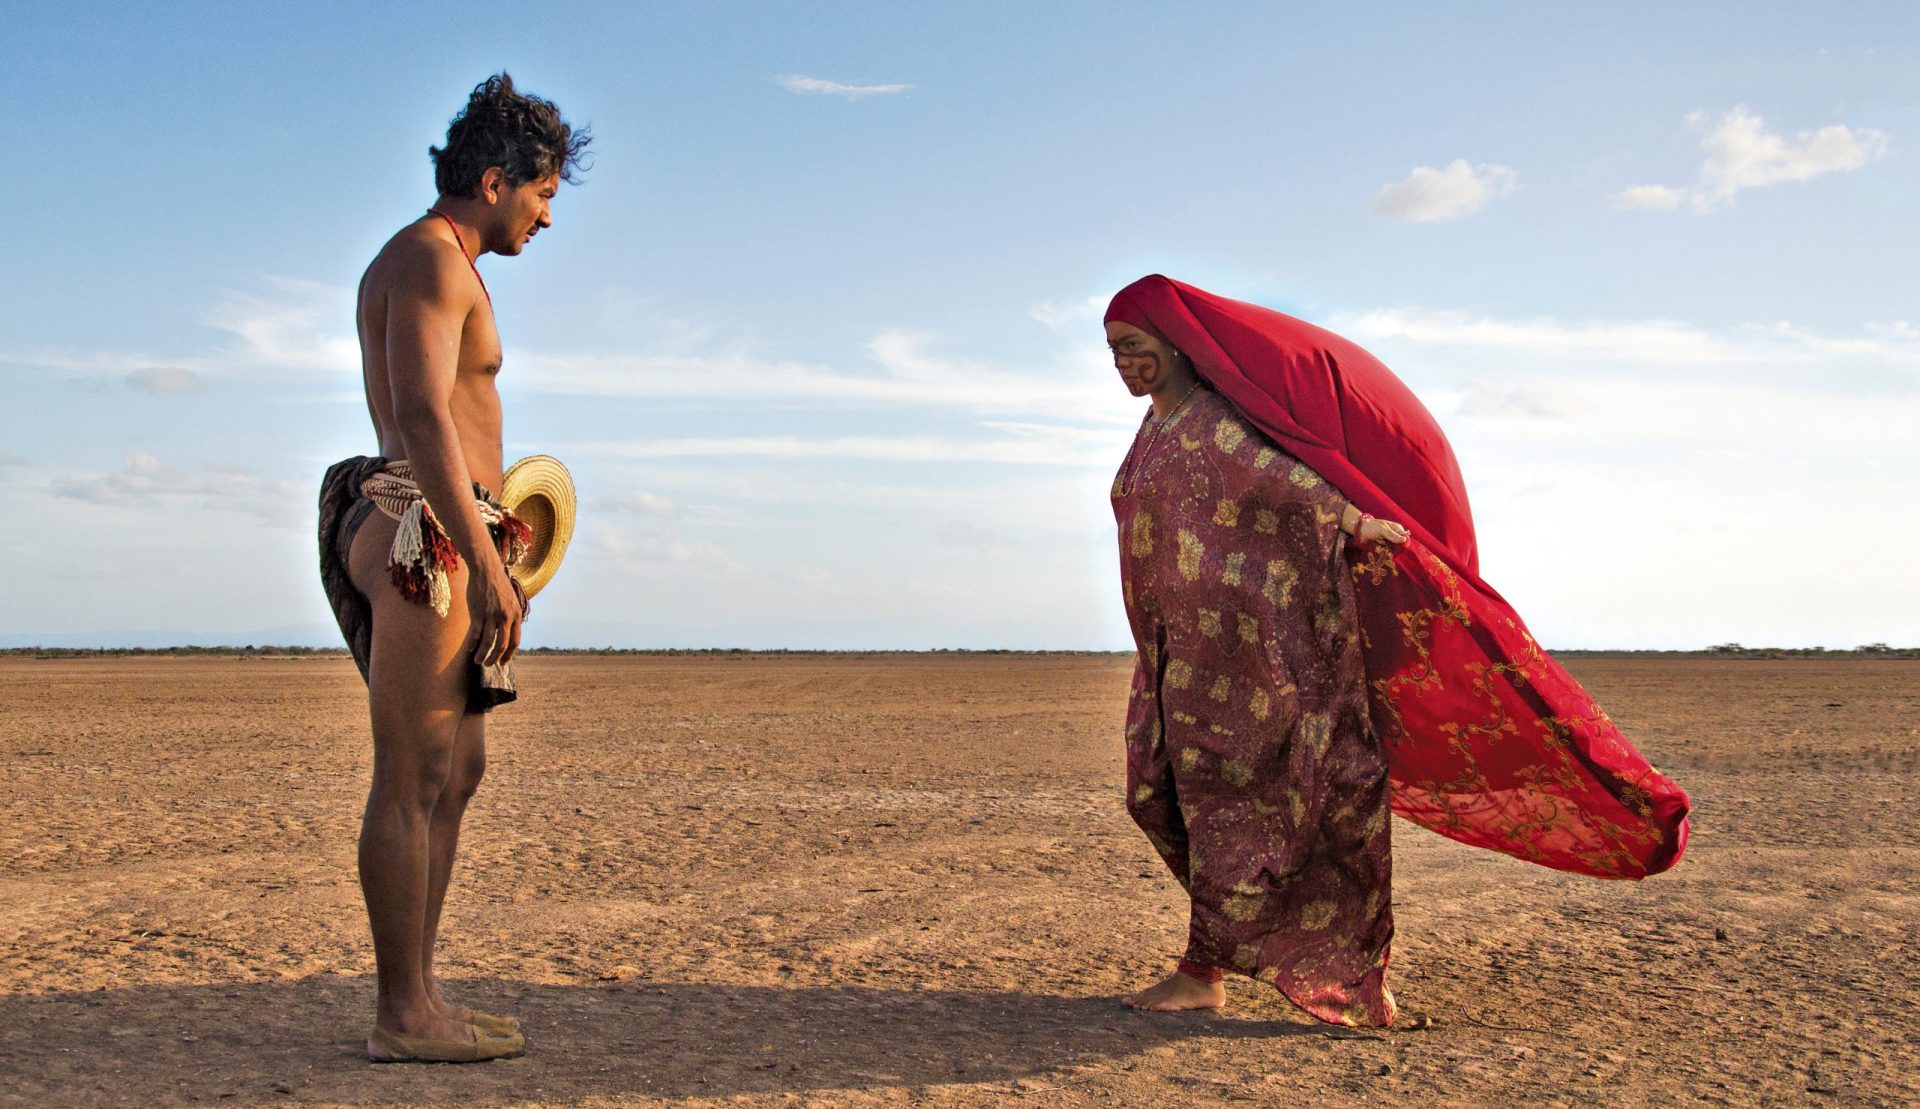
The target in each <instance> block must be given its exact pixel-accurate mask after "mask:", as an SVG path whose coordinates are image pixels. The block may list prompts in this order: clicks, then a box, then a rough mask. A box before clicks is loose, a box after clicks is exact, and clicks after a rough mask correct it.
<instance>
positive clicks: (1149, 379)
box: [1107, 320, 1174, 397]
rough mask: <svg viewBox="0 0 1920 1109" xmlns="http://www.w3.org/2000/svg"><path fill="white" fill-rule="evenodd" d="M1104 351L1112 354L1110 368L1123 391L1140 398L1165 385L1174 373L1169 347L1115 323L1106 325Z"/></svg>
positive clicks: (1132, 328) (1110, 322) (1127, 324)
mask: <svg viewBox="0 0 1920 1109" xmlns="http://www.w3.org/2000/svg"><path fill="white" fill-rule="evenodd" d="M1107 349H1108V350H1111V351H1112V352H1113V368H1114V369H1116V370H1119V371H1120V380H1121V381H1124V382H1126V385H1127V391H1128V392H1129V393H1132V394H1133V395H1134V396H1136V397H1144V396H1147V395H1148V394H1150V393H1152V392H1154V391H1155V390H1156V389H1159V388H1160V387H1161V386H1162V385H1165V384H1166V383H1167V381H1168V380H1169V379H1170V378H1172V377H1173V374H1174V353H1173V346H1172V344H1170V343H1168V342H1167V341H1166V340H1164V339H1161V338H1160V337H1158V336H1156V335H1154V334H1152V333H1151V332H1147V331H1142V330H1140V329H1139V328H1137V327H1135V326H1133V325H1132V324H1130V323H1123V322H1121V321H1119V320H1112V321H1109V322H1108V324H1107Z"/></svg>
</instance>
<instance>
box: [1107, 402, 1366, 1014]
mask: <svg viewBox="0 0 1920 1109" xmlns="http://www.w3.org/2000/svg"><path fill="white" fill-rule="evenodd" d="M1346 507H1347V500H1346V498H1345V497H1343V496H1341V495H1340V493H1339V492H1338V491H1337V490H1335V489H1334V488H1333V487H1332V486H1330V485H1328V484H1327V483H1326V482H1325V481H1322V480H1321V479H1320V477H1319V476H1318V475H1316V474H1315V473H1314V472H1313V471H1312V470H1310V469H1309V468H1307V467H1306V466H1304V465H1302V464H1301V463H1299V462H1298V461H1296V460H1294V459H1293V458H1291V457H1290V456H1288V455H1287V454H1285V453H1284V452H1282V451H1279V450H1276V449H1275V448H1274V447H1273V445H1272V444H1271V443H1270V442H1269V441H1268V440H1267V439H1266V438H1265V437H1263V436H1261V435H1260V434H1259V432H1257V431H1255V430H1254V429H1253V427H1252V426H1251V425H1250V424H1248V423H1247V421H1246V420H1245V418H1244V417H1242V416H1241V415H1240V414H1239V413H1238V412H1236V411H1234V409H1233V407H1232V406H1231V405H1230V404H1228V403H1227V402H1226V401H1225V400H1222V399H1221V398H1220V397H1219V396H1217V395H1216V394H1214V393H1213V392H1212V391H1210V390H1208V389H1204V388H1202V389H1196V390H1195V391H1194V392H1193V393H1192V394H1191V395H1190V396H1189V397H1188V398H1187V400H1186V402H1185V403H1184V404H1182V406H1181V407H1180V409H1179V410H1178V411H1176V412H1174V413H1173V414H1171V415H1170V416H1168V417H1167V418H1166V420H1165V421H1164V422H1161V423H1158V424H1155V423H1154V422H1153V419H1152V417H1151V416H1149V420H1148V423H1147V424H1146V425H1144V426H1143V427H1142V429H1141V432H1140V435H1139V437H1138V438H1137V439H1136V440H1135V442H1134V448H1133V450H1132V451H1130V452H1129V454H1128V457H1127V462H1126V464H1125V465H1124V466H1123V468H1122V469H1121V472H1120V476H1119V477H1118V478H1117V479H1116V480H1115V482H1114V487H1113V510H1114V518H1115V520H1116V521H1117V522H1118V524H1119V536H1120V568H1121V583H1122V591H1123V593H1124V595H1125V598H1126V602H1127V619H1128V622H1129V624H1130V625H1131V626H1132V629H1133V634H1134V639H1135V642H1136V643H1137V644H1138V646H1139V658H1138V665H1137V666H1136V667H1135V670H1134V679H1133V690H1132V695H1131V697H1130V699H1129V701H1128V705H1127V728H1126V736H1127V809H1128V812H1129V813H1130V814H1131V815H1132V817H1133V819H1134V821H1135V822H1136V823H1137V824H1139V825H1140V827H1141V829H1142V830H1144V831H1145V832H1146V834H1147V839H1148V840H1149V841H1150V842H1151V843H1152V844H1153V846H1154V849H1155V850H1157V851H1158V852H1159V853H1160V856H1161V858H1162V859H1163V860H1164V861H1165V862H1166V864H1167V868H1168V869H1169V870H1171V871H1172V872H1173V875H1174V877H1175V878H1176V879H1178V880H1179V882H1180V884H1181V885H1182V886H1183V887H1185V888H1186V890H1187V893H1188V895H1189V898H1190V900H1191V909H1190V916H1189V926H1188V935H1187V950H1186V953H1185V956H1184V957H1183V960H1182V964H1183V967H1182V969H1183V970H1186V969H1187V968H1188V967H1190V966H1197V967H1202V968H1220V969H1222V970H1233V971H1237V972H1239V973H1241V974H1246V975H1250V976H1252V977H1254V978H1256V979H1258V980H1259V981H1262V982H1267V983H1270V984H1272V985H1273V986H1275V987H1276V988H1278V989H1279V990H1280V992H1281V993H1282V994H1284V995H1285V996H1286V997H1287V998H1288V999H1290V1000H1291V1001H1293V1003H1294V1004H1296V1005H1298V1006H1300V1007H1301V1008H1302V1009H1304V1010H1306V1011H1307V1012H1309V1013H1311V1014H1313V1015H1314V1016H1316V1017H1318V1018H1319V1019H1321V1020H1324V1021H1329V1022H1332V1023H1336V1024H1347V1025H1362V1026H1377V1025H1385V1024H1388V1023H1391V1021H1392V1020H1393V1016H1394V1001H1393V995H1392V994H1391V992H1389V990H1388V989H1387V985H1386V973H1387V957H1388V947H1389V943H1390V942H1391V940H1392V938H1393V898H1392V891H1391V878H1392V853H1391V851H1390V831H1389V828H1388V825H1389V823H1390V821H1389V820H1388V819H1387V817H1388V812H1389V807H1388V803H1389V788H1388V779H1387V764H1386V760H1385V757H1384V755H1383V754H1382V752H1381V750H1380V745H1379V742H1378V741H1377V739H1376V738H1375V736H1374V734H1373V731H1372V729H1371V728H1370V727H1369V725H1368V719H1367V718H1368V705H1367V701H1368V690H1367V674H1366V664H1365V662H1364V660H1363V659H1362V658H1361V652H1360V623H1359V617H1358V614H1357V609H1356V605H1355V600H1354V581H1353V576H1352V574H1351V573H1350V572H1349V571H1348V567H1347V562H1346V560H1345V558H1344V557H1343V552H1344V550H1345V547H1346V540H1345V536H1344V533H1343V532H1342V531H1341V530H1340V517H1341V514H1342V513H1343V512H1344V511H1345V509H1346ZM1188 973H1192V972H1191V970H1188Z"/></svg>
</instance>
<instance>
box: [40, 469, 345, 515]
mask: <svg viewBox="0 0 1920 1109" xmlns="http://www.w3.org/2000/svg"><path fill="white" fill-rule="evenodd" d="M48 488H49V489H50V491H51V492H52V493H53V494H54V495H55V496H58V497H64V498H66V499H68V500H76V501H85V502H87V503H89V504H96V505H106V506H115V507H135V508H147V509H152V508H159V507H174V506H182V505H185V506H189V507H194V508H200V509H229V510H232V511H236V512H245V513H248V514H250V515H254V516H260V517H263V518H265V519H269V520H275V521H285V520H287V519H290V518H291V517H293V516H296V515H301V514H304V513H306V512H308V511H310V509H311V501H312V490H311V489H310V488H308V487H307V486H305V485H296V484H294V483H291V482H269V481H265V480H262V479H261V478H259V477H256V476H254V475H252V474H249V473H246V472H244V471H242V470H239V469H235V468H231V467H211V466H209V467H204V468H202V469H200V470H195V471H189V470H182V469H179V468H176V467H173V466H169V465H167V464H166V463H164V462H162V461H160V460H159V459H158V458H155V457H154V456H153V455H150V454H143V453H142V454H131V455H128V456H127V458H126V461H125V462H124V463H123V464H122V465H121V466H120V468H119V469H117V470H110V471H107V472H105V473H88V474H69V475H66V476H63V477H56V478H54V479H53V481H52V482H51V483H50V484H49V486H48Z"/></svg>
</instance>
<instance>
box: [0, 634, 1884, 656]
mask: <svg viewBox="0 0 1920 1109" xmlns="http://www.w3.org/2000/svg"><path fill="white" fill-rule="evenodd" d="M28 638H31V637H22V636H0V655H6V654H21V653H25V652H30V651H75V652H102V653H109V652H131V653H165V652H169V651H180V652H188V651H204V652H207V653H210V654H220V653H236V654H249V653H251V654H272V653H274V652H282V651H284V652H297V653H302V654H327V655H341V656H346V655H347V654H348V651H347V648H346V646H345V645H344V644H339V643H276V642H271V641H267V640H248V639H246V637H244V636H233V637H229V638H227V639H226V640H224V641H222V642H198V643H195V642H188V643H178V642H175V643H162V642H145V643H132V642H117V643H91V642H89V643H50V642H46V641H44V640H40V641H34V642H24V641H22V640H25V639H28ZM1542 650H1544V651H1546V652H1547V653H1548V654H1550V655H1570V656H1571V655H1737V654H1756V653H1758V654H1764V653H1768V652H1782V653H1789V654H1828V655H1868V656H1878V655H1893V656H1908V655H1911V656H1920V644H1916V645H1912V646H1903V645H1900V644H1895V643H1890V642H1879V641H1876V642H1871V643H1861V644H1856V645H1854V646H1851V647H1828V646H1826V645H1824V644H1811V645H1793V644H1779V643H1754V644H1747V643H1737V642H1733V641H1731V640H1729V641H1726V642H1722V643H1715V644H1709V645H1707V646H1700V647H1554V646H1543V647H1542ZM521 652H522V653H523V654H608V653H611V654H708V653H712V654H808V655H812V654H818V655H841V654H845V655H859V654H883V655H892V654H1017V655H1115V656H1124V655H1131V654H1134V653H1135V651H1134V649H1133V648H1131V647H1126V648H1111V647H1065V646H1050V647H1049V646H1032V647H987V646H952V645H944V646H940V645H936V646H919V647H909V646H851V645H850V646H840V647H792V646H746V645H742V644H702V645H681V646H619V645H615V644H606V643H599V644H548V643H542V644H537V645H531V646H529V645H525V644H523V645H522V647H521Z"/></svg>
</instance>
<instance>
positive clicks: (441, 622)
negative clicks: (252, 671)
mask: <svg viewBox="0 0 1920 1109" xmlns="http://www.w3.org/2000/svg"><path fill="white" fill-rule="evenodd" d="M392 536H393V525H392V523H391V521H389V520H387V519H385V518H384V517H378V516H376V517H375V518H373V519H370V520H368V522H367V524H366V526H363V527H362V528H361V529H360V533H359V534H358V535H356V536H355V537H354V542H353V550H352V555H351V559H350V567H351V571H352V574H353V580H354V584H355V587H356V588H359V589H360V590H362V591H363V592H364V593H366V595H367V596H368V597H369V598H370V599H371V600H372V603H373V656H372V660H371V667H370V674H369V676H368V700H369V702H370V705H371V708H372V716H373V787H372V789H371V790H370V791H369V792H368V795H367V808H366V814H365V817H364V818H363V821H362V824H361V829H360V889H361V893H362V894H363V895H364V896H365V898H366V903H367V918H368V921H369V923H370V924H371V925H372V928H373V950H374V961H375V964H376V967H377V969H378V974H379V1008H378V1010H377V1013H376V1016H375V1022H376V1024H377V1025H378V1027H380V1028H381V1029H383V1030H385V1031H387V1032H389V1033H394V1034H397V1035H402V1036H410V1037H420V1038H424V1039H430V1040H455V1041H462V1042H470V1041H472V1040H473V1038H474V1030H473V1028H472V1026H471V1025H468V1024H465V1023H463V1022H460V1021H456V1020H451V1019H448V1018H447V1017H446V1016H444V1015H442V1014H441V1013H440V1012H439V1011H438V1010H437V1008H436V1007H435V1005H434V1003H433V998H432V995H431V994H429V993H428V989H427V981H428V979H427V974H428V968H427V964H426V963H425V962H424V961H423V960H422V958H421V950H420V946H421V937H422V936H424V935H426V934H427V912H428V905H429V904H430V902H431V893H432V886H433V881H432V873H433V865H432V851H431V831H430V829H431V825H432V823H433V816H434V811H435V810H436V809H437V808H438V807H439V804H440V801H441V798H442V796H443V795H444V794H445V793H446V787H447V784H448V782H449V780H450V779H451V777H452V774H453V762H454V752H455V749H456V747H457V745H458V738H459V731H460V725H461V722H462V720H463V719H464V717H465V716H466V682H467V675H466V666H465V662H466V658H465V655H466V652H467V651H468V650H469V648H468V647H467V645H466V639H467V633H468V623H469V622H468V619H467V612H466V605H465V600H466V573H465V569H464V567H462V568H460V569H458V570H456V571H455V572H454V573H453V574H452V575H451V578H452V581H451V582H450V584H451V585H452V587H453V596H454V603H453V607H452V610H451V611H450V612H449V613H448V614H447V615H446V616H444V617H443V616H439V615H437V614H436V613H434V611H433V610H432V609H430V608H427V607H426V606H424V605H416V604H412V603H410V602H408V601H407V600H406V599H404V598H403V597H401V596H400V594H399V593H398V591H396V590H395V589H394V587H393V585H392V583H391V581H390V580H389V579H388V577H387V573H386V552H387V549H388V546H389V545H390V544H391V543H392Z"/></svg>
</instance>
